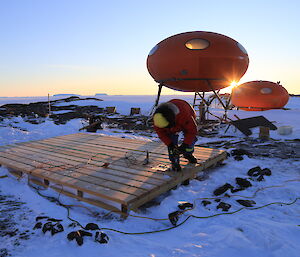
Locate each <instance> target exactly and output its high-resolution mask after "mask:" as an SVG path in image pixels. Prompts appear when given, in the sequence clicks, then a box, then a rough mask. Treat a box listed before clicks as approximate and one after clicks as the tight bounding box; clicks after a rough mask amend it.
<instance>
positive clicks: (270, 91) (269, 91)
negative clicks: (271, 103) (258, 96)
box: [260, 87, 272, 95]
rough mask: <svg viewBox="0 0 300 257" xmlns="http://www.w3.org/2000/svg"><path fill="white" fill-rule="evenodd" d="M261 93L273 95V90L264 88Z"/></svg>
mask: <svg viewBox="0 0 300 257" xmlns="http://www.w3.org/2000/svg"><path fill="white" fill-rule="evenodd" d="M260 92H261V93H262V94H264V95H268V94H271V93H272V88H269V87H264V88H262V89H261V90H260Z"/></svg>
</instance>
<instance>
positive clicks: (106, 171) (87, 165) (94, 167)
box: [12, 144, 166, 185]
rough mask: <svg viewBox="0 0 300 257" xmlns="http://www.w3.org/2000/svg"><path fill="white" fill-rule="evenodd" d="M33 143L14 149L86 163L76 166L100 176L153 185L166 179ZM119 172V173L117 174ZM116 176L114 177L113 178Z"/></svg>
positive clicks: (64, 160)
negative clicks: (140, 174) (50, 149)
mask: <svg viewBox="0 0 300 257" xmlns="http://www.w3.org/2000/svg"><path fill="white" fill-rule="evenodd" d="M32 146H33V145H32V144H31V145H30V146H18V147H16V148H14V149H13V150H12V151H14V150H16V151H17V150H18V149H20V150H24V151H27V152H28V154H29V155H32V154H33V153H35V157H37V156H38V154H45V155H42V157H44V156H47V158H48V159H49V160H57V159H55V157H59V158H60V159H59V161H60V162H63V163H64V164H68V165H71V166H78V165H80V164H81V166H82V165H84V167H76V168H77V170H79V169H82V168H84V169H85V170H87V171H89V172H97V174H99V176H100V175H101V176H105V175H107V176H111V179H112V180H119V179H127V180H128V179H130V180H131V181H132V180H133V181H134V182H143V183H149V184H151V185H160V184H161V183H162V181H164V180H166V179H164V180H162V179H160V180H158V179H153V178H151V177H146V176H137V175H133V174H129V173H126V172H122V171H120V172H119V171H118V170H111V169H110V168H109V166H108V167H107V168H104V167H102V166H103V165H104V164H105V163H104V162H97V161H88V160H87V159H82V158H78V157H73V156H71V155H69V154H67V153H66V152H65V153H64V154H61V153H58V152H52V151H51V152H50V151H49V150H47V148H45V149H44V148H42V147H38V148H33V147H32ZM116 173H117V175H116ZM113 177H114V179H113Z"/></svg>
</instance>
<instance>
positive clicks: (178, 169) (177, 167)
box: [172, 162, 181, 171]
mask: <svg viewBox="0 0 300 257" xmlns="http://www.w3.org/2000/svg"><path fill="white" fill-rule="evenodd" d="M172 170H173V171H181V166H180V164H179V163H176V162H174V163H172Z"/></svg>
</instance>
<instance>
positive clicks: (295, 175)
mask: <svg viewBox="0 0 300 257" xmlns="http://www.w3.org/2000/svg"><path fill="white" fill-rule="evenodd" d="M64 97H65V96H64ZM58 98H59V97H56V98H55V99H58ZM97 98H99V99H103V100H104V101H101V102H99V101H94V103H93V104H95V105H97V106H100V107H106V106H116V107H117V111H118V112H120V113H121V114H128V113H129V110H130V108H131V107H140V108H141V109H142V113H144V114H145V113H148V112H149V111H150V110H151V107H152V105H153V102H154V100H155V97H154V96H106V95H103V96H102V95H101V96H98V97H97ZM172 98H182V99H185V100H188V101H189V102H191V101H192V99H193V96H180V95H176V96H163V97H162V100H161V101H165V100H168V99H172ZM46 100H47V97H39V98H36V97H35V98H3V97H2V98H0V108H1V105H3V104H6V103H30V102H36V101H46ZM51 100H54V98H51ZM91 101H92V100H91ZM87 102H88V101H86V102H85V103H84V101H82V102H81V101H78V102H77V103H76V104H87V105H88V104H91V102H89V103H87ZM286 108H289V109H288V110H269V111H264V112H246V111H236V110H234V111H229V117H234V116H233V115H234V114H236V115H237V116H238V117H240V118H246V117H252V116H258V115H263V116H265V117H266V118H267V119H269V120H270V121H272V122H274V124H275V125H276V126H277V127H280V126H291V127H292V130H293V131H292V133H291V134H289V135H280V134H278V131H271V138H272V139H276V140H278V141H274V142H290V141H288V140H295V139H296V140H295V142H297V140H299V139H300V121H299V117H300V98H299V97H292V98H291V99H290V101H289V103H288V104H287V106H286ZM213 112H214V113H215V114H217V113H220V112H222V111H221V110H220V109H217V108H215V109H213ZM82 126H83V124H82V121H81V120H71V121H69V122H68V123H67V124H65V125H55V124H54V123H53V122H52V121H51V120H47V121H46V122H44V123H41V124H30V123H26V122H24V121H23V119H22V118H21V117H15V118H14V119H10V120H8V119H4V120H3V121H1V122H0V145H5V144H11V143H17V142H25V141H29V140H37V139H44V138H48V137H53V136H59V135H65V134H70V133H76V132H78V129H79V128H81V127H82ZM25 130H26V131H25ZM119 132H120V131H119ZM121 132H122V131H121ZM99 133H101V134H105V135H114V136H119V137H120V136H125V137H131V138H139V139H145V140H149V138H146V137H143V136H140V135H139V134H128V133H114V131H113V130H109V129H104V130H102V131H99ZM222 135H226V136H231V137H229V138H227V139H226V138H222V140H228V141H238V140H240V139H244V135H243V134H242V133H240V132H239V131H236V130H235V129H234V128H232V127H230V129H229V130H228V131H227V132H226V134H224V130H220V133H219V135H216V136H215V137H210V138H204V137H202V138H199V140H198V142H197V143H198V144H202V143H206V142H214V141H220V136H222ZM251 137H252V138H254V139H255V138H257V137H258V130H257V129H253V135H252V136H251ZM229 151H230V149H229ZM299 161H300V160H299V159H296V158H286V159H282V158H269V157H252V158H249V157H247V156H244V159H243V160H241V161H237V160H235V159H234V158H233V157H232V156H231V157H229V158H228V159H227V160H226V161H225V165H223V166H220V167H217V168H215V169H213V170H212V171H211V172H210V173H209V178H208V179H206V180H204V181H199V180H193V181H191V183H190V184H189V185H188V186H180V187H178V188H177V189H175V190H172V191H171V192H170V193H168V194H166V195H164V196H163V197H161V199H160V200H161V202H160V204H159V205H155V206H151V207H149V208H147V209H145V210H143V212H142V213H132V212H131V214H134V215H137V216H142V217H148V218H154V219H145V218H141V217H133V216H130V217H128V218H127V219H126V220H125V221H122V220H120V219H119V218H118V217H117V216H109V217H103V215H104V214H105V213H107V212H106V211H104V210H101V209H99V208H96V207H93V206H90V205H87V204H83V203H80V202H77V201H75V200H73V199H70V198H67V197H64V196H61V195H58V194H56V193H54V192H52V191H51V190H46V191H41V193H42V194H44V195H48V196H54V197H57V198H59V200H60V201H61V202H62V203H64V204H73V205H79V204H80V205H83V206H86V207H88V208H89V210H92V211H93V212H99V215H98V216H95V215H92V214H91V213H90V211H89V210H87V209H85V208H81V207H73V208H71V209H70V216H71V218H73V219H75V220H77V221H79V222H80V223H81V224H82V225H86V224H87V223H89V222H93V223H97V224H98V225H99V227H101V228H102V229H103V232H104V233H106V234H107V235H108V236H109V238H110V240H109V243H108V244H100V243H97V242H95V241H94V240H93V238H89V237H85V238H84V244H83V245H82V246H78V245H77V244H76V242H75V241H68V240H67V238H66V235H67V234H68V233H69V232H71V231H74V230H77V229H80V228H79V227H77V228H71V227H68V225H69V224H70V223H71V221H70V220H69V219H68V218H67V211H66V209H65V208H64V207H62V206H59V205H58V204H57V203H56V202H51V201H50V200H48V199H45V198H44V197H42V196H40V195H39V194H37V192H36V191H35V190H34V189H32V188H31V187H29V186H28V185H27V181H26V180H25V179H22V180H21V181H17V180H16V179H15V178H13V177H11V176H10V175H9V176H5V175H7V174H8V172H7V169H6V168H5V167H0V204H1V205H2V206H1V205H0V229H1V222H3V224H4V223H5V221H4V220H1V217H3V216H1V215H2V214H3V213H4V212H3V213H2V211H3V210H5V200H4V199H3V198H1V196H6V197H7V199H11V200H13V201H16V202H23V203H24V204H22V205H21V208H20V209H18V208H17V209H16V210H15V211H14V210H12V211H11V212H10V213H11V215H12V216H13V217H10V219H12V220H14V221H15V223H16V224H15V225H12V226H14V229H15V228H17V229H18V231H17V234H20V233H25V234H27V235H29V236H28V239H27V240H25V239H22V240H18V242H17V241H16V236H9V235H5V236H3V237H2V238H1V240H0V256H1V257H2V256H6V250H4V249H7V251H8V253H7V254H11V256H20V257H21V256H22V257H27V256H31V257H35V256H36V257H38V256H45V257H46V256H49V257H50V256H51V257H54V256H65V257H68V256H73V257H75V256H89V257H93V256H205V257H207V256H209V257H212V256H215V257H217V256H223V257H235V256H244V257H250V256H251V257H252V256H257V257H260V256H264V257H273V256H274V257H275V256H278V257H279V256H280V257H282V256H287V257H298V256H300V244H299V241H300V199H299V197H300V186H299V184H300V162H299ZM255 166H260V167H261V168H269V169H270V170H271V171H272V175H271V176H265V180H264V181H257V180H256V179H254V180H251V183H252V187H249V188H247V189H246V190H244V191H240V192H237V193H234V194H231V193H230V195H231V197H230V198H228V197H224V196H221V197H218V198H219V199H220V201H223V202H226V203H229V204H231V205H232V207H231V208H230V210H229V211H228V212H224V211H222V210H221V209H217V208H216V207H217V205H218V204H219V202H216V201H215V199H209V201H211V204H209V205H207V206H205V207H204V206H203V205H202V204H201V201H202V200H203V199H202V198H212V197H214V195H213V191H214V190H215V189H216V188H217V187H219V186H221V185H223V184H225V183H226V182H227V183H230V184H232V185H234V186H235V185H236V181H235V178H236V177H241V178H248V180H249V176H248V175H247V171H248V170H249V169H250V168H253V167H255ZM234 195H237V196H234ZM238 199H248V200H249V199H251V200H254V201H255V202H256V204H255V205H254V207H252V208H246V209H242V210H240V211H238V212H236V213H232V212H235V211H237V210H239V209H240V208H241V207H243V206H241V205H240V204H239V203H237V202H236V200H238ZM179 201H188V202H191V203H195V208H194V209H193V210H190V211H187V212H186V213H184V214H183V215H182V216H180V218H179V221H178V224H180V223H181V222H183V221H185V220H186V219H187V218H188V219H187V220H186V222H184V223H183V224H182V225H180V226H178V227H175V228H173V229H170V230H167V231H163V232H157V233H145V234H124V233H120V232H115V231H112V230H113V229H114V230H118V231H122V232H125V233H136V232H138V233H140V232H151V231H157V230H164V229H168V228H172V227H173V226H172V225H171V223H170V222H169V220H168V214H169V213H170V212H174V211H177V210H178V207H177V205H178V202H179ZM270 203H272V204H271V205H268V204H270ZM256 207H262V208H256ZM231 213H232V214H231ZM215 214H220V215H217V216H214V215H215ZM39 215H46V216H49V217H52V218H57V219H62V220H63V221H62V222H61V223H62V225H63V226H64V228H65V231H64V232H62V233H58V234H56V235H54V236H51V234H50V233H49V232H47V233H46V234H43V233H42V231H41V230H33V229H32V228H33V226H34V225H35V223H36V222H35V218H36V217H37V216H39ZM189 215H193V216H189ZM210 216H212V217H210ZM201 217H202V218H201ZM204 217H209V218H204ZM155 219H164V220H155ZM105 228H106V229H105ZM2 229H3V228H2ZM0 235H1V232H0ZM1 249H2V250H1Z"/></svg>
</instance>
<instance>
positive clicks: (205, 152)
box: [0, 133, 226, 214]
mask: <svg viewBox="0 0 300 257" xmlns="http://www.w3.org/2000/svg"><path fill="white" fill-rule="evenodd" d="M147 152H148V154H147ZM194 155H195V157H196V158H197V159H198V163H197V164H196V165H195V164H188V163H187V162H186V161H185V159H184V158H181V166H182V167H183V171H182V172H168V171H167V172H166V170H167V169H168V167H169V166H170V161H169V159H168V154H167V149H166V146H165V145H163V144H162V143H157V142H152V141H141V140H135V139H126V138H117V137H110V136H100V135H98V134H88V133H77V134H71V135H66V136H59V137H53V138H49V139H45V140H38V141H30V142H26V143H18V144H13V145H6V146H1V147H0V164H2V165H3V166H6V167H8V168H9V170H11V171H12V172H13V173H14V174H15V175H18V176H22V175H24V173H25V174H28V178H29V180H31V181H32V182H34V183H36V184H40V185H43V186H45V187H51V188H53V189H54V190H57V191H59V192H60V193H62V194H65V195H68V196H71V197H74V198H76V199H78V200H81V201H85V202H88V203H91V204H94V205H97V206H100V207H102V208H105V209H107V210H111V211H115V212H122V213H124V214H126V213H128V211H129V210H136V209H137V208H138V207H140V206H141V205H143V204H144V203H146V202H148V201H150V200H152V199H153V198H155V197H157V196H159V195H160V194H162V193H165V192H166V191H168V190H170V189H172V188H174V187H175V186H177V185H179V184H181V183H182V182H184V181H186V180H188V179H192V178H194V177H195V176H196V175H197V173H198V172H200V171H202V170H204V169H206V168H208V167H210V166H213V165H215V164H217V163H218V162H221V161H223V160H224V159H225V158H226V152H225V151H222V150H217V149H210V148H201V147H195V153H194ZM147 156H148V157H149V158H148V163H147Z"/></svg>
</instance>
